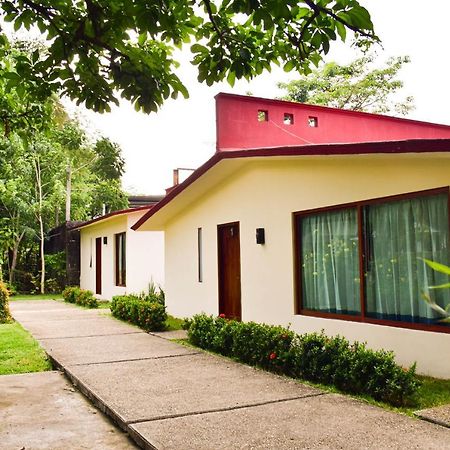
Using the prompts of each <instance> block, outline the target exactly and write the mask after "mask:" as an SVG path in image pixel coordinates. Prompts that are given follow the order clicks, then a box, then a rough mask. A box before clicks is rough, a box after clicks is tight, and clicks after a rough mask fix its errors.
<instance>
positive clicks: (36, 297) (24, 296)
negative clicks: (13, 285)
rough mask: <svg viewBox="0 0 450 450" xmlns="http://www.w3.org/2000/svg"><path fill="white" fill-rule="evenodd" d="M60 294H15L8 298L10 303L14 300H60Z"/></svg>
mask: <svg viewBox="0 0 450 450" xmlns="http://www.w3.org/2000/svg"><path fill="white" fill-rule="evenodd" d="M61 299H62V295H61V294H17V295H13V296H12V297H10V298H9V301H10V302H14V301H16V300H61Z"/></svg>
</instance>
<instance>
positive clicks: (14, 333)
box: [0, 322, 51, 375]
mask: <svg viewBox="0 0 450 450" xmlns="http://www.w3.org/2000/svg"><path fill="white" fill-rule="evenodd" d="M44 370H51V366H50V362H49V361H48V359H47V357H46V355H45V352H44V350H42V348H41V347H40V346H39V344H38V343H37V342H36V341H35V340H34V339H33V338H32V337H31V336H30V334H29V333H28V332H27V331H26V330H24V329H23V328H22V327H21V326H20V325H19V324H18V323H17V322H14V323H8V324H1V325H0V375H7V374H14V373H26V372H42V371H44Z"/></svg>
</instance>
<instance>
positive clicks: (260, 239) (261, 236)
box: [256, 228, 266, 244]
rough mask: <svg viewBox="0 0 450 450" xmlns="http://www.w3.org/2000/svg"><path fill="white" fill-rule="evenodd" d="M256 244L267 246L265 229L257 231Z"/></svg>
mask: <svg viewBox="0 0 450 450" xmlns="http://www.w3.org/2000/svg"><path fill="white" fill-rule="evenodd" d="M256 243H257V244H265V243H266V233H265V231H264V228H257V229H256Z"/></svg>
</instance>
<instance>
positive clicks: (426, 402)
mask: <svg viewBox="0 0 450 450" xmlns="http://www.w3.org/2000/svg"><path fill="white" fill-rule="evenodd" d="M172 341H173V342H176V343H178V344H181V345H184V346H186V347H191V348H195V349H197V350H201V351H203V352H205V353H210V354H213V355H216V356H219V357H220V358H225V359H230V360H232V361H235V362H238V363H240V364H243V363H242V362H241V361H239V360H237V359H234V358H229V357H227V356H223V355H221V354H218V353H215V352H212V351H210V350H205V349H202V348H200V347H197V346H195V345H193V344H192V343H191V342H190V341H189V339H173V340H172ZM256 368H257V367H256ZM257 369H259V368H257ZM259 370H263V369H259ZM281 376H283V375H281ZM286 378H288V377H286ZM417 378H418V379H419V380H420V381H421V382H422V386H421V387H420V388H419V391H418V392H417V394H416V395H415V396H413V397H412V398H411V402H410V404H409V405H407V406H401V407H396V406H392V405H389V404H388V403H384V402H379V401H377V400H374V399H373V398H371V397H369V396H365V395H352V394H349V393H347V392H341V391H340V390H339V389H337V388H335V387H334V386H329V385H325V384H320V383H312V382H310V381H304V380H297V381H298V382H299V383H302V384H307V385H308V386H312V387H316V388H318V389H321V390H323V391H325V392H330V393H335V394H341V395H345V396H347V397H353V398H355V399H358V400H362V401H363V402H366V403H369V404H371V405H375V406H379V407H381V408H384V409H388V410H390V411H394V412H397V413H401V414H406V415H408V416H411V417H414V412H415V411H418V410H421V409H426V408H434V407H437V406H442V405H448V404H450V379H447V380H442V379H438V378H432V377H426V376H423V375H417Z"/></svg>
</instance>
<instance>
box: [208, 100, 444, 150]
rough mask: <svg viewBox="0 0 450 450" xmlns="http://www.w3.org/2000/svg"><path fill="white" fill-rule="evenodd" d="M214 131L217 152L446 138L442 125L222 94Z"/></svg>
mask: <svg viewBox="0 0 450 450" xmlns="http://www.w3.org/2000/svg"><path fill="white" fill-rule="evenodd" d="M216 127H217V144H216V147H217V151H227V150H236V149H246V148H260V147H274V146H288V145H296V146H298V145H310V144H334V143H354V142H378V141H395V140H404V139H449V138H450V126H447V125H439V124H433V123H428V122H419V121H415V120H409V119H400V118H396V117H389V116H383V115H379V114H369V113H361V112H356V111H348V110H342V109H335V108H328V107H323V106H313V105H307V104H303V103H293V102H286V101H282V100H270V99H263V98H257V97H247V96H242V95H234V94H223V93H220V94H218V95H217V96H216Z"/></svg>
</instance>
